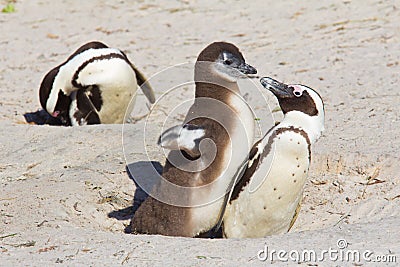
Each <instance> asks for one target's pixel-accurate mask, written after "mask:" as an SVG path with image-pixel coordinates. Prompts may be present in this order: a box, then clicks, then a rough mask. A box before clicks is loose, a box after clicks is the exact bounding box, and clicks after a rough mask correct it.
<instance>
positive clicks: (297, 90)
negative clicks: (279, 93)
mask: <svg viewBox="0 0 400 267" xmlns="http://www.w3.org/2000/svg"><path fill="white" fill-rule="evenodd" d="M290 87H292V88H293V94H294V95H295V96H297V97H300V96H302V95H303V91H304V90H303V89H302V88H301V87H300V86H297V85H290Z"/></svg>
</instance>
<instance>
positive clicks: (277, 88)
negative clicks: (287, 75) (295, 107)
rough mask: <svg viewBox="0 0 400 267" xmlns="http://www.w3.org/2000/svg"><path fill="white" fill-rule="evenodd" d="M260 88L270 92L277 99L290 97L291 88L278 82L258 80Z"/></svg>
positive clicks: (270, 79)
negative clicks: (262, 87)
mask: <svg viewBox="0 0 400 267" xmlns="http://www.w3.org/2000/svg"><path fill="white" fill-rule="evenodd" d="M260 82H261V84H262V86H264V87H265V88H266V89H268V90H270V91H271V92H272V93H273V94H274V95H275V96H276V97H278V98H287V97H291V96H292V90H293V89H292V90H291V87H289V86H288V85H286V84H284V83H281V82H278V81H277V80H274V79H272V78H269V77H263V78H261V79H260Z"/></svg>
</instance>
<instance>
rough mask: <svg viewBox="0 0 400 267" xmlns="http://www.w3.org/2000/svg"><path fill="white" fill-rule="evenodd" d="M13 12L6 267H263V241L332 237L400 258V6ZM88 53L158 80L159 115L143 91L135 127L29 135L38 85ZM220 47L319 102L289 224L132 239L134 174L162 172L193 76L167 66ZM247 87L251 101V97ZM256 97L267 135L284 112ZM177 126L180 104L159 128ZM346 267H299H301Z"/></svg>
mask: <svg viewBox="0 0 400 267" xmlns="http://www.w3.org/2000/svg"><path fill="white" fill-rule="evenodd" d="M0 4H1V5H0V7H3V6H5V5H6V1H4V0H3V1H0ZM14 5H15V8H16V12H14V13H0V25H1V26H0V27H1V39H0V49H1V51H2V52H1V53H0V90H1V98H0V133H1V134H0V138H1V141H0V181H1V182H0V265H1V266H17V265H19V266H24V265H30V266H32V265H33V266H39V265H40V266H42V265H58V264H66V265H85V266H88V265H95V266H96V265H101V266H103V265H108V266H110V265H132V266H135V265H138V266H168V265H171V266H204V265H206V266H208V265H216V266H242V265H253V266H254V265H256V266H258V265H266V264H267V263H268V262H271V261H270V259H267V260H266V261H260V260H259V259H258V257H257V255H258V253H259V251H260V250H262V249H264V246H265V244H267V246H268V248H269V249H270V250H271V249H275V250H280V249H282V250H286V251H290V250H298V251H302V250H304V249H310V250H311V249H312V250H315V251H322V250H324V249H325V250H328V249H329V248H332V249H338V246H337V241H338V240H339V239H344V240H346V242H347V245H348V246H347V247H346V248H345V249H343V250H342V251H346V250H348V249H351V250H358V251H361V252H365V251H366V250H369V251H373V252H374V253H375V254H374V255H375V256H376V255H386V256H387V255H392V256H394V257H395V259H397V262H399V261H400V243H399V242H398V240H400V227H399V225H400V208H399V204H400V203H399V202H400V188H399V186H398V185H399V182H400V175H399V173H400V165H399V152H398V151H399V148H400V131H399V128H400V106H399V103H400V94H399V92H398V90H397V88H396V85H397V84H399V82H400V81H399V80H400V76H399V71H400V47H399V43H400V35H399V32H400V27H399V25H400V4H399V3H396V2H395V1H375V0H366V1H335V2H331V1H317V0H311V1H302V2H301V3H300V2H299V3H298V2H295V1H285V2H283V1H261V0H256V1H251V2H249V3H247V2H246V3H245V2H240V1H235V2H230V1H221V2H219V3H214V1H101V0H97V1H86V2H82V1H72V0H66V1H48V0H41V1H37V0H31V1H26V0H24V1H23V0H18V1H17V2H16V3H15V4H14ZM91 40H99V41H102V42H104V43H106V44H108V45H109V46H112V47H118V48H120V49H122V50H123V51H125V52H126V53H127V55H128V57H129V58H130V59H131V60H132V61H133V62H134V64H135V65H136V66H137V67H138V68H139V69H140V70H141V71H142V72H143V73H145V74H146V75H147V76H148V77H151V79H150V80H151V81H152V85H153V87H154V89H155V92H156V96H157V97H158V98H162V101H160V102H159V103H158V106H157V107H158V109H156V110H155V111H154V112H153V113H152V114H151V116H150V117H149V118H148V120H146V119H145V118H142V119H140V117H141V116H143V115H144V114H146V113H147V112H148V109H147V107H146V104H145V102H146V101H145V98H144V96H143V94H141V93H140V94H139V95H138V100H137V106H136V108H135V110H134V112H133V114H132V116H133V117H134V118H136V119H135V120H133V122H134V123H129V124H125V125H124V126H122V125H96V126H83V127H74V128H72V127H54V126H38V125H28V124H26V123H25V120H24V117H23V114H24V113H26V112H31V111H35V110H37V109H38V108H39V107H40V104H39V100H38V88H39V85H40V82H41V79H42V78H43V76H44V75H45V73H46V72H47V71H48V70H50V69H51V68H52V67H54V66H55V65H57V64H59V63H61V62H62V61H64V60H65V59H66V58H67V57H68V55H69V54H70V53H71V52H72V51H74V50H75V49H76V48H78V47H79V46H80V45H81V44H83V43H85V42H87V41H91ZM220 40H224V41H229V42H233V43H235V44H236V45H237V46H238V47H239V48H240V49H241V51H242V52H243V54H244V56H245V58H246V61H247V62H248V63H249V64H251V65H253V66H255V67H256V68H257V69H258V71H259V75H260V76H270V77H274V78H277V79H280V80H283V81H286V82H298V83H302V84H306V85H309V86H311V87H312V88H315V89H316V90H317V91H318V92H319V93H320V94H321V95H322V97H323V99H324V101H325V111H326V125H325V127H326V130H325V131H324V133H323V135H322V137H321V138H320V139H319V141H318V142H317V144H316V145H315V146H314V147H313V156H312V167H311V169H310V177H309V179H308V182H307V184H306V188H305V193H304V200H303V206H302V209H301V213H300V215H299V217H298V220H297V222H296V223H295V225H294V227H293V229H292V230H291V231H290V233H288V234H284V235H277V236H271V237H266V238H259V239H244V240H238V239H231V240H215V239H214V240H210V239H190V238H171V237H163V236H141V235H139V236H134V235H128V234H125V233H124V229H125V228H126V226H127V225H128V224H129V221H130V217H131V214H132V210H133V209H134V208H133V207H132V206H135V205H136V204H137V202H136V200H138V199H140V198H141V195H140V194H138V192H137V191H136V193H135V189H136V188H135V185H134V182H133V180H132V179H131V177H130V176H129V175H128V173H127V166H128V165H130V164H139V165H140V162H143V161H146V160H147V161H149V160H152V161H153V160H154V161H159V162H160V163H161V164H163V161H164V155H163V154H162V153H161V151H160V150H159V149H158V148H157V147H156V146H155V142H156V140H157V137H158V135H159V133H160V129H161V126H162V125H163V123H164V122H165V120H166V114H169V112H170V111H171V109H172V107H175V106H177V105H179V104H180V103H182V102H185V103H186V101H189V102H187V103H190V101H191V99H192V98H193V88H192V87H191V86H187V87H183V89H182V90H178V91H174V94H173V95H172V97H165V95H164V93H165V92H166V91H168V90H170V89H171V88H173V86H175V85H177V84H179V83H180V82H181V81H180V79H181V78H183V79H188V80H189V81H190V79H191V77H192V76H191V75H192V74H190V73H191V72H190V68H185V66H187V65H184V68H183V69H184V71H182V72H181V71H180V69H179V68H173V70H174V71H173V72H172V74H171V75H170V73H169V72H168V71H167V72H166V71H165V69H166V68H168V67H171V66H175V65H177V64H182V63H188V62H189V63H190V62H191V63H193V61H194V60H195V58H196V57H197V55H198V53H199V52H200V51H201V50H202V49H203V48H204V47H205V46H206V45H207V44H209V43H211V42H212V41H220ZM160 72H161V73H160ZM254 81H255V85H254V86H255V87H253V89H252V90H255V89H254V88H258V89H260V88H261V87H260V86H259V85H257V80H254ZM251 92H252V91H251V90H250V91H249V93H248V94H247V96H246V97H247V99H248V100H249V102H250V103H254V109H255V110H256V111H257V112H259V114H261V115H263V114H266V115H265V116H264V115H263V116H261V115H260V121H261V122H262V124H263V127H264V126H265V127H266V126H267V125H269V124H271V123H273V120H279V119H280V115H279V114H278V113H274V114H275V116H274V117H271V115H268V114H267V113H265V110H268V111H269V110H270V109H274V108H275V107H276V106H277V103H276V101H275V100H274V98H273V97H272V96H271V95H270V94H268V93H267V92H266V93H265V92H261V91H260V92H261V94H263V95H264V97H265V99H266V103H267V104H268V105H266V103H261V104H260V105H259V104H258V102H257V101H258V100H259V98H258V97H257V95H254V94H252V93H251ZM253 92H254V91H253ZM267 107H268V109H267ZM263 110H264V111H263ZM263 112H264V113H263ZM183 115H184V107H183V108H182V110H178V111H177V112H176V114H174V115H173V116H171V117H169V121H168V123H169V124H171V126H172V124H174V123H178V122H179V121H180V120H182V116H183ZM144 128H145V129H146V134H145V135H144V134H143V129H144ZM144 137H145V140H146V149H147V152H148V153H147V154H146V153H145V151H144V149H143V138H144ZM134 199H135V200H134ZM342 241H343V240H342ZM386 260H387V258H386ZM272 262H273V263H275V264H276V265H291V264H295V262H294V261H291V260H289V261H282V260H279V259H274V260H273V261H272ZM352 262H353V261H351V260H350V261H340V260H339V259H338V260H336V261H335V259H333V260H332V259H329V258H327V259H325V260H324V261H318V262H314V261H311V262H307V261H300V263H301V264H302V265H305V266H307V265H309V264H312V265H314V264H315V265H318V266H333V265H338V266H343V265H344V266H348V265H353V263H352ZM357 264H361V265H365V266H369V265H371V266H375V265H376V262H375V263H372V262H366V260H365V259H361V260H360V262H359V263H358V262H357ZM386 264H387V263H386ZM391 264H392V265H393V266H395V265H396V264H395V263H391ZM389 265H390V264H389Z"/></svg>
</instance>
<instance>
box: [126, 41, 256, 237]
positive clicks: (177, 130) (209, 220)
mask: <svg viewBox="0 0 400 267" xmlns="http://www.w3.org/2000/svg"><path fill="white" fill-rule="evenodd" d="M256 72H257V71H256V69H255V68H253V67H251V66H250V65H248V64H246V63H245V60H244V58H243V55H242V54H241V52H240V51H239V49H238V48H237V47H236V46H234V45H233V44H230V43H225V42H215V43H212V44H210V45H209V46H207V47H206V48H205V49H204V50H203V51H202V52H201V53H200V54H199V56H198V58H197V61H196V64H195V75H194V76H195V84H196V89H195V90H196V91H195V100H194V104H193V105H192V106H191V107H190V109H189V111H188V113H187V115H186V119H185V122H184V125H183V126H176V127H173V128H170V129H168V130H167V131H165V132H164V133H163V134H162V135H161V136H160V139H159V144H160V146H162V147H164V148H167V149H170V150H171V152H170V153H169V155H168V157H167V160H166V163H165V167H164V170H163V173H162V177H163V179H162V180H161V183H160V185H158V186H157V188H156V189H155V190H154V191H153V192H151V194H150V196H149V197H148V198H147V199H146V200H145V201H144V202H143V203H142V205H141V206H140V207H139V208H138V210H137V211H136V213H135V216H134V218H133V219H132V222H131V228H132V231H133V232H134V233H145V234H161V235H169V236H187V237H194V236H197V235H199V234H200V233H203V232H206V231H208V230H210V229H211V228H212V227H213V226H214V225H215V224H216V223H217V221H218V218H219V216H220V212H221V207H222V204H223V196H224V195H225V193H226V192H227V190H229V189H230V188H229V185H230V183H231V182H232V179H233V177H234V176H235V172H236V170H237V167H238V166H239V165H240V164H241V163H242V162H243V161H244V160H245V158H246V157H247V154H248V152H249V150H250V147H251V145H252V143H253V138H254V117H253V113H252V111H251V109H250V108H249V107H248V105H247V104H246V102H245V101H244V100H243V98H242V97H241V96H240V91H239V86H238V84H237V79H239V78H243V77H246V74H255V73H256ZM171 184H174V185H176V186H170V185H171Z"/></svg>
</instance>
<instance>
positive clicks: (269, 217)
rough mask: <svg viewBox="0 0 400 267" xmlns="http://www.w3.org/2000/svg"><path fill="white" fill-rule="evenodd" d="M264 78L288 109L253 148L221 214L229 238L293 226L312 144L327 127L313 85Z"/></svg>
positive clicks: (264, 81) (266, 86)
mask: <svg viewBox="0 0 400 267" xmlns="http://www.w3.org/2000/svg"><path fill="white" fill-rule="evenodd" d="M261 84H262V85H263V86H264V87H265V88H266V89H268V90H270V91H271V92H272V93H273V94H274V95H275V96H276V98H277V99H278V102H279V105H280V107H281V109H282V111H283V113H284V118H283V120H282V122H281V123H279V124H278V125H277V126H275V127H273V128H272V129H270V130H269V131H268V132H267V134H266V135H265V136H264V137H263V138H262V139H261V140H259V141H258V142H256V143H255V144H254V146H253V148H252V149H251V151H250V155H249V159H248V161H247V162H246V165H245V170H244V174H243V176H242V177H241V179H239V180H238V183H237V184H236V186H235V188H234V191H233V193H232V196H231V198H230V200H229V203H228V205H227V207H226V213H225V215H224V219H223V234H224V236H225V237H228V238H247V237H250V238H251V237H264V236H267V235H272V234H279V233H285V232H287V231H289V229H290V228H291V226H292V225H293V223H294V221H295V220H296V218H297V214H298V212H299V210H300V203H301V200H302V197H303V188H304V183H305V181H306V179H307V173H308V168H309V166H310V161H311V146H312V145H313V144H314V143H315V142H316V141H317V139H318V138H319V137H320V135H321V132H322V131H323V130H324V104H323V101H322V99H321V97H320V96H319V94H318V93H317V92H316V91H314V90H313V89H311V88H309V87H307V86H304V85H300V84H294V85H286V84H283V83H281V82H278V81H275V80H273V79H271V78H262V79H261Z"/></svg>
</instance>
